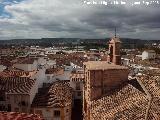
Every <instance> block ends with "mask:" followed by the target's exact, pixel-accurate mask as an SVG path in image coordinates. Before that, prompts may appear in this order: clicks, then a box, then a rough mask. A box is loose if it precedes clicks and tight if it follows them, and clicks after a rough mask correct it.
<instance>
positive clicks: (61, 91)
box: [32, 81, 72, 107]
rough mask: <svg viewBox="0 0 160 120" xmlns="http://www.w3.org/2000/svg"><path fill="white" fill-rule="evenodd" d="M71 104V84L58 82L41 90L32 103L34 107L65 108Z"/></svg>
mask: <svg viewBox="0 0 160 120" xmlns="http://www.w3.org/2000/svg"><path fill="white" fill-rule="evenodd" d="M71 103H72V89H71V87H70V86H69V83H68V82H64V81H56V82H54V83H51V84H49V85H48V86H46V87H45V86H43V87H42V88H41V89H39V91H38V94H37V95H36V96H35V98H34V100H33V102H32V107H64V106H67V105H70V104H71Z"/></svg>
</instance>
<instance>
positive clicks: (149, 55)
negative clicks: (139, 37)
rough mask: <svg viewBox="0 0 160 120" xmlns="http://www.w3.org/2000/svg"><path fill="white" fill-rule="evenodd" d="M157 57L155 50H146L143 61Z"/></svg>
mask: <svg viewBox="0 0 160 120" xmlns="http://www.w3.org/2000/svg"><path fill="white" fill-rule="evenodd" d="M155 57H156V53H155V51H154V50H145V51H143V53H142V60H146V59H154V58H155Z"/></svg>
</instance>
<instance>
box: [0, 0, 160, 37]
mask: <svg viewBox="0 0 160 120" xmlns="http://www.w3.org/2000/svg"><path fill="white" fill-rule="evenodd" d="M88 1H89V0H88ZM90 1H91V0H90ZM92 1H93V0H92ZM99 1H100V0H99ZM127 1H130V2H131V1H132V2H133V0H127ZM115 26H116V27H117V31H118V35H119V36H120V37H128V38H141V39H160V5H157V6H152V5H150V6H145V5H136V6H131V5H87V4H86V3H84V0H0V39H12V38H41V37H43V38H44V37H77V38H78V37H80V38H106V37H112V35H113V34H114V28H115Z"/></svg>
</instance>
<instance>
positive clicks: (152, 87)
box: [138, 75, 160, 120]
mask: <svg viewBox="0 0 160 120" xmlns="http://www.w3.org/2000/svg"><path fill="white" fill-rule="evenodd" d="M138 80H140V81H141V82H142V84H143V85H144V87H145V88H146V89H147V91H148V92H149V94H150V95H151V96H152V100H151V106H150V109H149V115H148V119H149V120H158V119H159V118H160V76H154V75H153V76H151V75H144V76H140V77H138Z"/></svg>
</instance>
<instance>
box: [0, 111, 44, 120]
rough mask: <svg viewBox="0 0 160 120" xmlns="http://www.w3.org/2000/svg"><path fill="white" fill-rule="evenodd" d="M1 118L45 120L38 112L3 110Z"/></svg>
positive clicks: (6, 119) (2, 119) (0, 119)
mask: <svg viewBox="0 0 160 120" xmlns="http://www.w3.org/2000/svg"><path fill="white" fill-rule="evenodd" d="M0 120H44V119H43V118H42V117H40V116H39V115H36V114H27V113H17V112H2V111H1V112H0Z"/></svg>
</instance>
